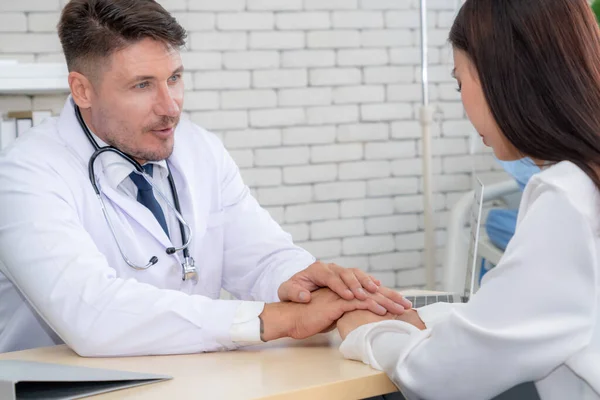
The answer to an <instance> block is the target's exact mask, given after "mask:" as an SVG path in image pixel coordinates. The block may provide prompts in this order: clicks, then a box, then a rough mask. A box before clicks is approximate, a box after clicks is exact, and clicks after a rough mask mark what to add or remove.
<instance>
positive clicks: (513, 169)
mask: <svg viewBox="0 0 600 400" xmlns="http://www.w3.org/2000/svg"><path fill="white" fill-rule="evenodd" d="M497 161H498V163H499V164H500V165H501V166H502V168H504V170H505V171H506V172H507V173H508V174H509V175H510V176H512V177H513V178H514V179H515V180H516V181H517V183H518V184H519V188H520V189H521V191H523V190H524V189H525V186H527V182H529V179H531V177H532V176H533V175H535V174H536V173H538V172H540V167H538V166H537V165H536V164H535V163H534V162H533V160H531V159H530V158H522V159H520V160H515V161H502V160H497ZM518 214H519V211H518V210H505V209H494V210H491V211H490V213H489V214H488V217H487V221H486V224H485V230H486V233H487V235H488V237H489V238H490V241H491V242H492V243H493V244H494V246H496V247H498V248H499V249H501V250H502V251H504V250H506V246H508V242H510V239H512V237H513V236H514V234H515V230H516V228H517V217H518ZM492 267H493V266H492V265H491V264H490V263H489V262H487V261H486V260H482V268H481V277H483V275H485V273H486V272H487V271H489V270H490V269H491V268H492Z"/></svg>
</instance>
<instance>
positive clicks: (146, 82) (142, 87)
mask: <svg viewBox="0 0 600 400" xmlns="http://www.w3.org/2000/svg"><path fill="white" fill-rule="evenodd" d="M148 86H150V82H148V81H144V82H140V83H138V84H137V85H135V86H134V87H135V88H136V89H146V88H147V87H148Z"/></svg>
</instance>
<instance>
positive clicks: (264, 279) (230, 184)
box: [222, 149, 315, 302]
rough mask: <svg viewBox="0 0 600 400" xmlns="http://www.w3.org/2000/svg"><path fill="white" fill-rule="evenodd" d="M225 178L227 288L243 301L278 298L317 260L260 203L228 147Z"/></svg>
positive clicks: (225, 278) (224, 269)
mask: <svg viewBox="0 0 600 400" xmlns="http://www.w3.org/2000/svg"><path fill="white" fill-rule="evenodd" d="M222 176H223V178H222V179H223V182H222V187H223V189H222V199H223V200H222V201H223V209H224V212H225V224H226V225H225V246H224V247H225V254H224V263H223V264H224V265H223V287H224V289H225V290H227V291H228V292H230V293H232V294H233V295H234V296H236V297H237V298H239V299H242V300H260V301H265V302H277V301H279V297H278V295H277V290H278V289H279V286H280V285H281V284H282V283H283V282H285V281H286V280H288V279H289V278H290V277H291V276H292V275H294V274H295V273H297V272H299V271H302V270H303V269H305V268H306V267H308V266H309V265H311V264H312V263H314V262H315V258H314V257H313V256H312V255H311V254H310V253H308V252H307V251H306V250H304V249H302V248H300V247H298V246H296V245H294V243H293V241H292V237H291V236H290V235H289V234H288V233H286V232H284V231H283V229H281V227H280V226H279V224H277V222H275V221H274V220H273V218H271V216H270V215H269V213H268V212H267V211H266V210H264V209H263V208H261V207H260V205H259V204H258V202H257V201H256V200H255V199H254V197H253V196H252V195H251V194H250V191H249V189H248V187H247V186H246V185H245V184H244V182H243V181H242V178H241V176H240V172H239V169H238V167H237V165H236V164H235V162H234V161H233V159H232V158H231V156H230V155H229V153H228V152H227V151H226V150H225V149H223V164H222Z"/></svg>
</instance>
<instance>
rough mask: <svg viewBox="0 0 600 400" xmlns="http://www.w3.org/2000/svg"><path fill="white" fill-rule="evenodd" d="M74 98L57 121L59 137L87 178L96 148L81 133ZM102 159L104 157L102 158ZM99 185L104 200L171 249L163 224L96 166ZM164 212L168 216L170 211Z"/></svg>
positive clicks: (97, 163) (66, 105)
mask: <svg viewBox="0 0 600 400" xmlns="http://www.w3.org/2000/svg"><path fill="white" fill-rule="evenodd" d="M72 101H73V100H72V98H71V96H69V98H68V99H67V101H66V103H65V106H64V108H63V110H62V112H61V114H60V118H59V121H58V135H60V136H61V137H62V138H63V139H64V141H65V143H67V144H68V147H69V150H71V151H72V152H73V154H74V155H75V156H76V157H77V158H78V159H79V160H80V161H81V163H82V166H83V167H84V170H83V171H84V173H86V175H87V171H88V169H87V168H88V162H89V159H90V157H91V155H92V154H93V153H94V147H93V146H92V144H91V143H90V142H89V140H88V138H87V137H86V135H85V133H84V132H83V130H82V129H81V126H80V125H79V122H78V121H77V117H76V116H75V108H74V106H73V102H72ZM101 157H102V156H101ZM94 172H95V174H96V182H97V184H98V188H99V189H100V192H101V194H102V195H104V196H105V198H108V199H109V200H110V201H111V202H112V203H113V204H114V205H116V206H117V207H118V208H120V209H121V210H122V211H123V212H125V213H126V214H127V215H128V216H129V217H130V218H131V219H133V220H134V221H136V222H137V223H138V224H139V225H140V226H142V227H143V228H144V229H146V230H147V231H148V232H149V233H150V234H151V235H152V236H153V237H154V238H156V240H158V241H159V242H160V243H161V244H162V245H163V246H165V247H171V246H172V244H171V241H170V239H169V237H168V236H167V235H166V234H165V232H164V231H163V229H162V228H161V226H160V224H159V223H158V221H157V220H156V218H155V217H154V215H153V214H152V212H151V211H150V210H148V209H147V208H146V207H144V206H143V205H142V204H139V203H138V202H137V201H136V200H135V199H132V198H130V197H129V196H126V195H124V194H123V193H120V192H118V191H116V190H114V189H113V188H111V186H110V185H109V183H108V180H107V179H106V178H105V176H104V174H103V173H102V168H101V166H100V165H99V162H98V161H97V162H96V168H95V171H94ZM165 212H168V211H167V210H166V211H165Z"/></svg>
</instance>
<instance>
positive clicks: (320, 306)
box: [260, 289, 385, 342]
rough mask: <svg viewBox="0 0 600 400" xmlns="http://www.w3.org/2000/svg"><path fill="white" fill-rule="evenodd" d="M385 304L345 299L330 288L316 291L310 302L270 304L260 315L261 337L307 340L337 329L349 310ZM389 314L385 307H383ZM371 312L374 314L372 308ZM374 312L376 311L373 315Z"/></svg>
mask: <svg viewBox="0 0 600 400" xmlns="http://www.w3.org/2000/svg"><path fill="white" fill-rule="evenodd" d="M369 307H371V308H375V307H381V306H379V305H377V303H375V301H374V300H373V299H371V298H367V299H366V300H358V299H353V300H344V299H342V298H341V297H340V296H338V295H337V294H336V293H334V292H333V291H331V290H329V289H318V290H316V291H315V292H313V293H312V299H311V301H310V303H308V304H300V303H292V302H286V303H269V304H265V308H264V310H263V312H262V313H261V314H260V321H261V336H260V337H261V339H262V340H263V341H265V342H267V341H269V340H274V339H279V338H282V337H291V338H294V339H305V338H307V337H310V336H313V335H316V334H317V333H321V332H327V331H329V330H332V329H334V328H335V324H336V321H337V320H338V319H340V318H341V317H342V316H343V315H344V314H345V313H347V312H350V311H354V310H366V309H368V308H369ZM383 311H384V312H383V313H384V314H385V310H383ZM368 313H369V314H373V313H371V312H370V311H368ZM373 315H374V314H373Z"/></svg>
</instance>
